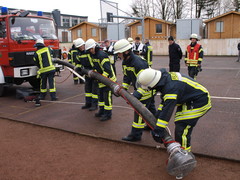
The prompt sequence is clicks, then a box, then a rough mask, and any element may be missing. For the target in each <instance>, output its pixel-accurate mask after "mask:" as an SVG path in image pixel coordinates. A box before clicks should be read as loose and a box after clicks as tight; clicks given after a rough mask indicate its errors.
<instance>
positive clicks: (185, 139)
mask: <svg viewBox="0 0 240 180" xmlns="http://www.w3.org/2000/svg"><path fill="white" fill-rule="evenodd" d="M190 128H191V126H189V125H187V127H186V128H185V129H184V131H183V134H182V147H183V148H184V149H185V148H187V134H188V129H190Z"/></svg>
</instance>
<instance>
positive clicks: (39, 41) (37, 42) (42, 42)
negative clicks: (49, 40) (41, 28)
mask: <svg viewBox="0 0 240 180" xmlns="http://www.w3.org/2000/svg"><path fill="white" fill-rule="evenodd" d="M39 43H41V44H44V39H37V40H36V44H39Z"/></svg>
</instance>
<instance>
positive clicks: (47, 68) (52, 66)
mask: <svg viewBox="0 0 240 180" xmlns="http://www.w3.org/2000/svg"><path fill="white" fill-rule="evenodd" d="M52 70H55V67H54V65H51V66H48V67H44V68H40V69H39V70H38V71H39V72H40V73H45V72H48V71H52Z"/></svg>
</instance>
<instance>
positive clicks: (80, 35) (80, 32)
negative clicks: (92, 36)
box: [77, 29, 82, 37]
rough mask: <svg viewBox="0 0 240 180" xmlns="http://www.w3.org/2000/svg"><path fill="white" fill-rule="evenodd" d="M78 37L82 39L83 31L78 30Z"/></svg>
mask: <svg viewBox="0 0 240 180" xmlns="http://www.w3.org/2000/svg"><path fill="white" fill-rule="evenodd" d="M77 36H78V37H82V29H78V30H77Z"/></svg>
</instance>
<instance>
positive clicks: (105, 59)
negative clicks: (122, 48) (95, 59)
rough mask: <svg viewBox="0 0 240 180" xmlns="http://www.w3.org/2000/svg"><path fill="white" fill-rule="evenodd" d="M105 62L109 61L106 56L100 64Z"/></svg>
mask: <svg viewBox="0 0 240 180" xmlns="http://www.w3.org/2000/svg"><path fill="white" fill-rule="evenodd" d="M105 62H109V59H108V58H104V59H103V60H102V62H101V65H102V66H103V65H104V63H105Z"/></svg>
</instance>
